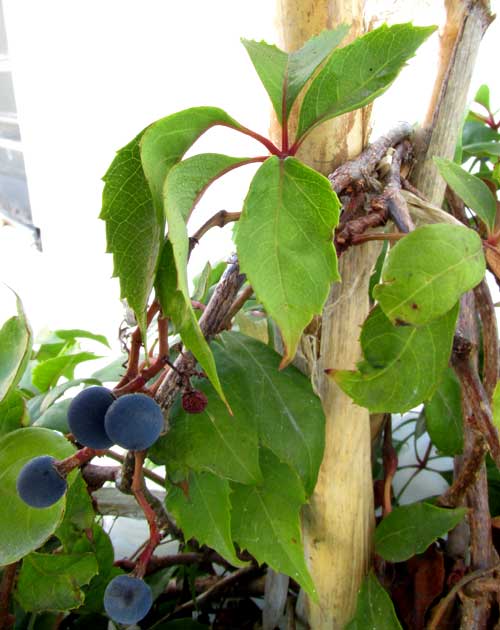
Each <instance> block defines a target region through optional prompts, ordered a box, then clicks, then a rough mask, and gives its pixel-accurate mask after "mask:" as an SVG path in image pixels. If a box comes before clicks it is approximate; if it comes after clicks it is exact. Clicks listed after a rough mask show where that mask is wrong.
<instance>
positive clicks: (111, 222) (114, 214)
mask: <svg viewBox="0 0 500 630" xmlns="http://www.w3.org/2000/svg"><path fill="white" fill-rule="evenodd" d="M142 134H143V132H141V133H140V134H139V135H138V136H137V137H136V138H134V139H133V140H132V141H131V142H129V144H127V145H126V146H125V147H123V148H122V149H120V151H118V153H117V155H116V157H115V159H114V160H113V162H112V163H111V166H110V167H109V169H108V170H107V172H106V174H105V175H104V177H103V180H104V183H105V186H104V191H103V196H102V210H101V214H100V218H101V219H103V220H104V221H105V222H106V243H107V249H106V251H107V252H109V253H110V254H113V274H114V275H115V276H116V277H117V278H118V279H119V281H120V294H121V297H122V298H123V299H125V300H127V303H128V305H129V306H130V308H131V309H132V310H133V311H134V313H135V316H136V318H137V321H138V322H139V325H140V326H141V328H142V329H143V330H144V329H145V326H146V305H147V302H148V298H149V294H150V293H151V289H152V287H153V280H154V273H155V269H156V265H157V261H158V255H159V252H160V244H161V239H162V237H163V218H162V217H161V216H160V215H159V213H158V212H156V210H155V208H154V205H153V199H152V196H151V191H150V190H149V186H148V183H147V181H146V177H145V175H144V171H143V167H142V163H141V154H140V147H139V142H140V139H141V137H142Z"/></svg>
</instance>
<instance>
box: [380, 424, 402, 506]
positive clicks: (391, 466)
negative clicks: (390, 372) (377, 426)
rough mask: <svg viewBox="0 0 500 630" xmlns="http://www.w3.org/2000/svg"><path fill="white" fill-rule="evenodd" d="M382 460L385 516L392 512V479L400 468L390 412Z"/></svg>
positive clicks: (385, 429) (385, 430)
mask: <svg viewBox="0 0 500 630" xmlns="http://www.w3.org/2000/svg"><path fill="white" fill-rule="evenodd" d="M382 461H383V466H384V497H383V502H382V515H383V517H385V516H387V515H388V514H390V513H391V512H392V481H393V479H394V475H395V474H396V471H397V468H398V454H397V453H396V449H395V448H394V446H393V445H392V423H391V415H390V414H388V417H387V419H386V422H385V428H384V443H383V446H382Z"/></svg>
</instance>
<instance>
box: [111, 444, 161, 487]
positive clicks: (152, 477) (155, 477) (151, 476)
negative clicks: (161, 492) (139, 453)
mask: <svg viewBox="0 0 500 630" xmlns="http://www.w3.org/2000/svg"><path fill="white" fill-rule="evenodd" d="M106 457H109V458H110V459H114V460H115V461H116V462H120V464H123V463H124V462H125V455H120V453H115V452H114V451H107V452H106ZM143 474H144V476H145V477H147V478H148V479H150V480H151V481H154V482H155V483H157V484H158V485H159V486H161V487H162V488H164V487H165V479H164V478H163V477H161V476H160V475H157V474H156V473H154V472H153V471H152V470H149V469H148V468H144V470H143ZM127 494H128V493H127Z"/></svg>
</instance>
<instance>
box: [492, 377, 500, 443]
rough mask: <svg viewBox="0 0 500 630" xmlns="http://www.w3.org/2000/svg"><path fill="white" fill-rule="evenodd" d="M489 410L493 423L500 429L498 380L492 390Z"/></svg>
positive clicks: (499, 386)
mask: <svg viewBox="0 0 500 630" xmlns="http://www.w3.org/2000/svg"><path fill="white" fill-rule="evenodd" d="M491 411H492V414H493V424H494V425H495V426H496V428H497V429H498V430H499V431H500V381H499V382H498V383H497V384H496V386H495V390H494V392H493V399H492V401H491Z"/></svg>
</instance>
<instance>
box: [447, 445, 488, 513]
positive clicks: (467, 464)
mask: <svg viewBox="0 0 500 630" xmlns="http://www.w3.org/2000/svg"><path fill="white" fill-rule="evenodd" d="M487 450H488V447H487V445H486V442H485V439H484V437H483V435H482V434H481V433H476V435H475V439H474V443H473V445H472V448H471V449H470V452H469V453H468V456H467V457H465V458H464V461H463V463H462V466H461V468H460V472H459V474H458V475H457V477H456V478H455V479H454V481H453V483H452V485H451V486H450V487H449V488H448V489H447V490H446V491H445V492H444V493H443V494H442V495H441V496H440V497H439V498H438V500H437V504H438V505H442V506H443V507H457V506H458V505H460V503H461V502H462V500H463V498H464V497H465V494H466V493H467V491H468V490H469V488H470V487H471V486H472V485H473V484H474V483H475V482H476V479H477V475H478V473H479V470H480V469H481V466H482V464H483V462H484V456H485V455H486V452H487Z"/></svg>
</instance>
